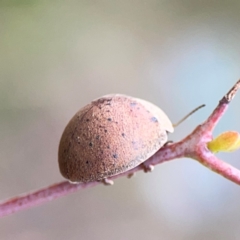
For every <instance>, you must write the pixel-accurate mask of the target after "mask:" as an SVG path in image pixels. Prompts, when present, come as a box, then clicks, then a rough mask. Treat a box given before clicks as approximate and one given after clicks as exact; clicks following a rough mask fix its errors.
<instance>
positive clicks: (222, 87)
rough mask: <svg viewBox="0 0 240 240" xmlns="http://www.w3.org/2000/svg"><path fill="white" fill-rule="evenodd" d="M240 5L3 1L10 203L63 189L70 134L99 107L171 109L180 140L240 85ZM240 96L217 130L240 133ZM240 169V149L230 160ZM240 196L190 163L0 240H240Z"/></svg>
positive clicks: (1, 82)
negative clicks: (62, 145)
mask: <svg viewBox="0 0 240 240" xmlns="http://www.w3.org/2000/svg"><path fill="white" fill-rule="evenodd" d="M239 11H240V1H239V0H230V1H223V0H219V1H206V0H205V1H191V0H182V1H177V0H169V1H164V0H160V1H157V0H148V1H140V0H139V1H137V0H133V1H127V0H122V1H110V0H100V1H83V0H80V1H76V0H69V1H62V0H59V1H37V0H22V1H18V0H0V136H1V137H0V160H1V161H0V199H5V198H8V197H12V196H15V195H18V194H21V193H23V192H28V191H30V190H34V189H38V188H41V187H44V186H47V185H50V184H53V183H55V182H59V181H62V180H63V178H62V177H61V175H60V173H59V170H58V164H57V151H58V143H59V139H60V136H61V134H62V131H63V129H64V127H65V125H66V124H67V122H68V120H69V119H70V118H71V117H72V116H73V115H74V114H75V112H76V111H77V110H78V109H79V108H80V107H82V106H84V105H85V104H87V103H88V102H90V101H91V100H92V99H94V98H97V97H99V96H101V95H104V94H108V93H124V94H128V95H132V96H135V97H140V98H144V99H146V100H149V101H151V102H153V103H155V104H157V105H159V106H160V107H161V108H162V109H163V110H164V111H165V112H166V113H167V114H168V115H169V117H170V119H171V120H172V121H173V122H177V121H178V120H179V119H180V118H182V117H183V116H184V115H185V114H186V113H188V112H189V111H190V110H192V109H193V108H195V107H197V106H198V105H200V104H203V103H205V104H206V105H207V106H206V107H205V108H204V109H202V110H200V111H199V112H197V113H196V114H194V115H193V116H192V117H191V118H190V119H188V120H187V121H186V122H184V123H183V124H182V125H180V126H179V127H178V128H177V129H176V130H175V133H174V134H171V135H170V136H169V138H170V140H174V141H177V140H180V139H181V138H183V137H184V136H186V135H187V134H188V133H189V132H191V131H192V130H193V129H194V127H195V126H197V125H198V124H200V123H201V122H202V121H204V120H205V119H206V118H207V117H208V115H209V114H210V113H211V111H212V110H213V108H214V107H215V106H216V105H217V103H218V101H219V100H220V99H221V98H222V96H223V95H224V94H225V93H226V92H227V91H228V90H229V89H230V88H231V87H232V85H233V84H234V83H235V82H236V81H237V80H238V78H240V67H239V66H240V65H239V63H240V44H239V42H240V28H239V26H240V15H239ZM239 103H240V93H239V94H238V95H237V96H236V98H235V99H234V101H233V102H232V104H231V106H230V108H229V110H228V112H227V114H226V115H225V116H224V117H223V119H222V120H221V122H220V124H219V125H218V127H217V128H216V130H215V132H214V133H215V135H217V134H218V133H220V132H223V131H225V130H238V131H240V111H239ZM219 157H220V158H222V159H224V160H225V161H228V162H230V163H231V164H233V165H234V166H236V167H238V168H240V151H238V152H235V153H231V154H219ZM239 198H240V189H239V187H238V186H237V185H235V184H233V183H231V182H230V181H227V180H226V179H224V178H223V177H221V176H219V175H217V174H215V173H213V172H211V171H210V170H208V169H206V168H205V167H203V166H202V165H200V164H199V163H197V162H195V161H193V160H190V159H179V160H174V161H171V162H169V163H165V164H162V165H159V166H157V167H156V168H155V170H154V171H153V173H151V174H144V173H138V174H137V176H136V177H135V178H132V179H131V180H129V179H125V178H120V179H118V180H116V181H115V185H114V186H113V187H104V186H97V187H95V188H91V189H86V190H83V191H79V192H77V193H75V194H72V195H69V196H66V197H64V198H61V199H58V200H55V201H52V202H50V203H47V204H44V205H42V206H39V207H36V208H32V209H29V210H25V211H22V212H19V213H17V214H14V215H12V216H9V217H5V218H2V219H0V239H4V240H5V239H20V240H21V239H24V240H27V239H35V240H37V239H58V240H65V239H71V240H75V239H89V240H92V239H104V240H112V239H114V240H125V239H138V240H142V239H154V240H155V239H156V240H157V239H158V240H159V239H164V240H168V239H169V240H173V239H174V240H175V239H176V240H188V239H195V240H198V239H211V240H213V239H218V240H222V239H228V240H235V239H239V236H240V228H239V225H240V202H239Z"/></svg>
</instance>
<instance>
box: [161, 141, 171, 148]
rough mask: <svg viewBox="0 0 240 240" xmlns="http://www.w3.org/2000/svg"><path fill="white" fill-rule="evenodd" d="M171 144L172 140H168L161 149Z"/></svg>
mask: <svg viewBox="0 0 240 240" xmlns="http://www.w3.org/2000/svg"><path fill="white" fill-rule="evenodd" d="M172 143H173V141H172V140H169V141H167V142H166V143H164V145H163V147H166V146H168V145H171V144H172Z"/></svg>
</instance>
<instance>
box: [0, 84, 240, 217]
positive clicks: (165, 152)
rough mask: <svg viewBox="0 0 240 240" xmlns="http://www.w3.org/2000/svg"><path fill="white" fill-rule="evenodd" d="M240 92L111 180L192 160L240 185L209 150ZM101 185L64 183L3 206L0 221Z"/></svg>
mask: <svg viewBox="0 0 240 240" xmlns="http://www.w3.org/2000/svg"><path fill="white" fill-rule="evenodd" d="M239 88H240V80H239V81H238V82H237V83H236V84H235V85H234V86H233V88H232V89H231V90H230V91H229V92H228V93H227V94H226V95H225V96H224V97H223V98H222V99H221V100H220V102H219V104H218V106H217V107H216V109H215V110H214V111H213V113H212V114H211V115H210V116H209V118H208V119H207V120H206V121H205V122H204V123H203V124H201V125H199V126H197V127H196V129H195V130H194V131H193V132H192V133H190V134H189V135H188V136H187V137H185V138H184V139H183V140H181V141H179V142H177V143H173V144H167V145H166V146H164V147H162V148H161V149H160V150H159V151H158V152H156V153H155V154H154V155H153V156H152V157H150V158H149V159H148V160H147V161H145V162H144V163H142V164H141V165H139V166H137V167H136V168H134V169H131V170H130V171H127V172H125V173H121V174H119V175H116V176H114V177H112V178H111V180H114V179H116V178H118V177H122V176H129V175H131V174H134V173H136V172H137V171H140V170H143V169H146V168H148V167H149V166H153V165H157V164H160V163H163V162H165V161H169V160H172V159H176V158H181V157H188V158H192V159H195V160H197V161H199V162H200V163H201V164H203V165H204V166H206V167H208V168H210V169H211V170H212V171H215V172H217V173H219V174H220V175H222V176H223V177H225V178H227V179H229V180H230V181H232V182H234V183H236V184H239V185H240V171H239V170H238V169H236V168H234V167H233V166H231V165H230V164H228V163H225V162H223V161H221V160H220V159H218V158H217V157H216V156H215V155H213V154H212V153H211V152H210V151H209V150H208V148H207V143H208V142H209V141H211V140H212V132H213V130H214V128H215V126H216V125H217V123H218V121H219V120H220V119H221V117H222V116H223V114H224V113H225V112H226V110H227V108H228V105H229V103H230V102H231V100H232V99H233V98H234V96H235V94H236V92H237V91H238V89H239ZM98 184H101V183H100V182H90V183H82V184H71V183H69V182H68V181H63V182H60V183H57V184H54V185H51V186H49V187H46V188H43V189H40V190H37V191H35V192H32V193H27V194H25V195H22V196H18V197H14V198H11V199H9V200H6V201H3V202H2V203H0V217H3V216H6V215H9V214H12V213H15V212H18V211H20V210H23V209H27V208H29V207H33V206H37V205H39V204H42V203H45V202H48V201H51V200H53V199H56V198H59V197H61V196H65V195H67V194H69V193H73V192H76V191H77V190H80V189H84V188H88V187H93V186H96V185H98Z"/></svg>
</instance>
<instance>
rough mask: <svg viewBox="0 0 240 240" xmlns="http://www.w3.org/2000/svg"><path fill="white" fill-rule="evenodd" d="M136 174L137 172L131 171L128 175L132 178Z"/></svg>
mask: <svg viewBox="0 0 240 240" xmlns="http://www.w3.org/2000/svg"><path fill="white" fill-rule="evenodd" d="M134 176H136V173H129V174H128V175H127V177H128V178H132V177H134Z"/></svg>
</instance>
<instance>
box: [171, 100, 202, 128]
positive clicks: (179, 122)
mask: <svg viewBox="0 0 240 240" xmlns="http://www.w3.org/2000/svg"><path fill="white" fill-rule="evenodd" d="M205 106H206V105H205V104H202V105H200V106H199V107H197V108H195V109H193V110H192V111H191V112H190V113H188V114H187V115H186V116H185V117H184V118H182V119H181V120H180V121H178V122H177V123H175V124H173V127H174V128H175V127H177V126H178V125H179V124H181V123H182V122H183V121H185V120H186V119H187V118H188V117H190V116H191V115H192V114H193V113H195V112H196V111H198V110H199V109H200V108H203V107H205Z"/></svg>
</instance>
